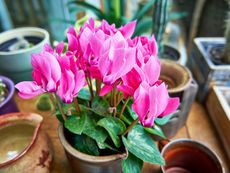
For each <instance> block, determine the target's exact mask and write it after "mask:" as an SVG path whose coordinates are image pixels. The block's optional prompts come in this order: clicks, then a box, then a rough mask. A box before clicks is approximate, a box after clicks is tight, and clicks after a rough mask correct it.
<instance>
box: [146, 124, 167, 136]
mask: <svg viewBox="0 0 230 173" xmlns="http://www.w3.org/2000/svg"><path fill="white" fill-rule="evenodd" d="M144 129H145V130H146V131H147V132H148V133H150V134H152V135H157V136H160V137H162V138H164V139H166V136H165V134H164V132H163V131H162V129H161V128H160V127H159V126H157V125H154V127H151V128H144Z"/></svg>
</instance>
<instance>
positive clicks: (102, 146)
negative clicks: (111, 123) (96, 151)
mask: <svg viewBox="0 0 230 173" xmlns="http://www.w3.org/2000/svg"><path fill="white" fill-rule="evenodd" d="M97 146H98V147H99V148H100V149H102V150H103V149H110V150H112V151H116V152H119V151H118V150H117V149H116V148H114V147H112V146H111V145H109V144H107V143H105V142H97Z"/></svg>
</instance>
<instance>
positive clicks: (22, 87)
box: [15, 81, 45, 99]
mask: <svg viewBox="0 0 230 173" xmlns="http://www.w3.org/2000/svg"><path fill="white" fill-rule="evenodd" d="M15 88H17V89H18V90H19V93H18V95H19V96H20V97H21V98H24V99H30V98H32V97H34V96H37V95H40V94H42V93H44V92H45V90H44V89H43V88H42V87H41V86H39V85H37V83H36V82H32V81H25V82H20V83H18V84H17V85H15Z"/></svg>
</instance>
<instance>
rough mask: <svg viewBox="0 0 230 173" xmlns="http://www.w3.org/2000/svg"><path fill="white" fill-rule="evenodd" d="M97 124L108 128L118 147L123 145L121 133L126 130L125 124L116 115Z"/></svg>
mask: <svg viewBox="0 0 230 173" xmlns="http://www.w3.org/2000/svg"><path fill="white" fill-rule="evenodd" d="M97 124H98V125H99V126H101V127H103V128H105V129H106V131H107V132H108V133H109V136H110V137H111V139H112V141H113V143H114V144H115V146H116V147H118V148H119V147H120V146H121V139H120V138H119V136H118V135H121V134H122V133H123V132H124V131H125V128H126V127H125V124H124V123H123V121H121V120H120V119H118V118H116V117H106V118H103V119H101V120H100V121H98V122H97Z"/></svg>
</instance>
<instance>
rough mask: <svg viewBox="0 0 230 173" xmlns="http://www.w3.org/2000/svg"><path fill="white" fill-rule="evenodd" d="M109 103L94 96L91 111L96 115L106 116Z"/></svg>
mask: <svg viewBox="0 0 230 173" xmlns="http://www.w3.org/2000/svg"><path fill="white" fill-rule="evenodd" d="M109 107H110V106H109V103H108V102H107V101H106V100H105V99H103V98H102V97H99V96H96V97H94V99H93V101H92V110H93V112H95V113H96V114H98V115H102V116H105V115H108V114H109V113H108V109H109Z"/></svg>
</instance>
